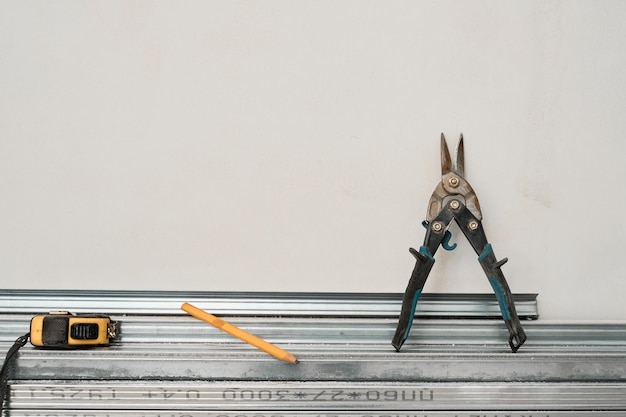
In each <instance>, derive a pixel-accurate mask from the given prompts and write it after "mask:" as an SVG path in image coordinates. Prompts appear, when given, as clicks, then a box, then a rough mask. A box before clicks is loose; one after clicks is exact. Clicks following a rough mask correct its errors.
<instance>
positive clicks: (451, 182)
mask: <svg viewBox="0 0 626 417" xmlns="http://www.w3.org/2000/svg"><path fill="white" fill-rule="evenodd" d="M448 184H449V185H450V187H452V188H456V187H458V186H459V179H458V178H457V177H450V178H449V179H448Z"/></svg>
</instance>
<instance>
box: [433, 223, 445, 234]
mask: <svg viewBox="0 0 626 417" xmlns="http://www.w3.org/2000/svg"><path fill="white" fill-rule="evenodd" d="M432 227H433V230H434V231H435V232H441V229H443V225H442V224H441V223H440V222H435V223H433V226H432Z"/></svg>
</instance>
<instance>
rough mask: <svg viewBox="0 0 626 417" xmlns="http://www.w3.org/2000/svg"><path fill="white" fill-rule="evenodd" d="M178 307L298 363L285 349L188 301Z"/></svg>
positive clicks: (252, 343)
mask: <svg viewBox="0 0 626 417" xmlns="http://www.w3.org/2000/svg"><path fill="white" fill-rule="evenodd" d="M180 308H181V310H183V311H184V312H186V313H188V314H190V315H192V316H193V317H195V318H197V319H198V320H202V321H204V322H207V323H209V324H210V325H211V326H214V327H216V328H218V329H220V330H222V331H224V332H226V333H228V334H229V335H231V336H235V337H236V338H238V339H241V340H243V341H244V342H246V343H248V344H250V345H252V346H254V347H256V348H257V349H260V350H262V351H263V352H265V353H268V354H270V355H272V356H273V357H275V358H276V359H280V360H281V361H285V362H289V363H298V359H297V358H296V357H295V356H294V355H293V354H292V353H289V352H287V351H286V350H283V349H281V348H279V347H278V346H274V345H273V344H271V343H270V342H266V341H265V340H263V339H261V338H260V337H258V336H255V335H253V334H251V333H248V332H246V331H245V330H242V329H240V328H239V327H237V326H234V325H232V324H230V323H228V322H227V321H224V320H222V319H220V318H219V317H215V316H214V315H213V314H211V313H207V312H206V311H204V310H201V309H199V308H198V307H195V306H193V305H191V304H189V303H184V304H183V305H182V306H181V307H180Z"/></svg>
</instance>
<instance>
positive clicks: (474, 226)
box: [467, 220, 478, 232]
mask: <svg viewBox="0 0 626 417" xmlns="http://www.w3.org/2000/svg"><path fill="white" fill-rule="evenodd" d="M467 228H468V229H470V230H471V231H472V232H474V231H476V229H478V222H477V221H476V220H471V221H470V222H469V223H468V224H467Z"/></svg>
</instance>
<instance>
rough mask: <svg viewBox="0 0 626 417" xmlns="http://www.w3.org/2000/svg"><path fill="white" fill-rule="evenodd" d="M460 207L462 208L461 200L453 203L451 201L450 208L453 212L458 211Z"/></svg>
mask: <svg viewBox="0 0 626 417" xmlns="http://www.w3.org/2000/svg"><path fill="white" fill-rule="evenodd" d="M459 207H461V203H459V200H452V201H450V208H451V209H452V210H456V209H458V208H459Z"/></svg>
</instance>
